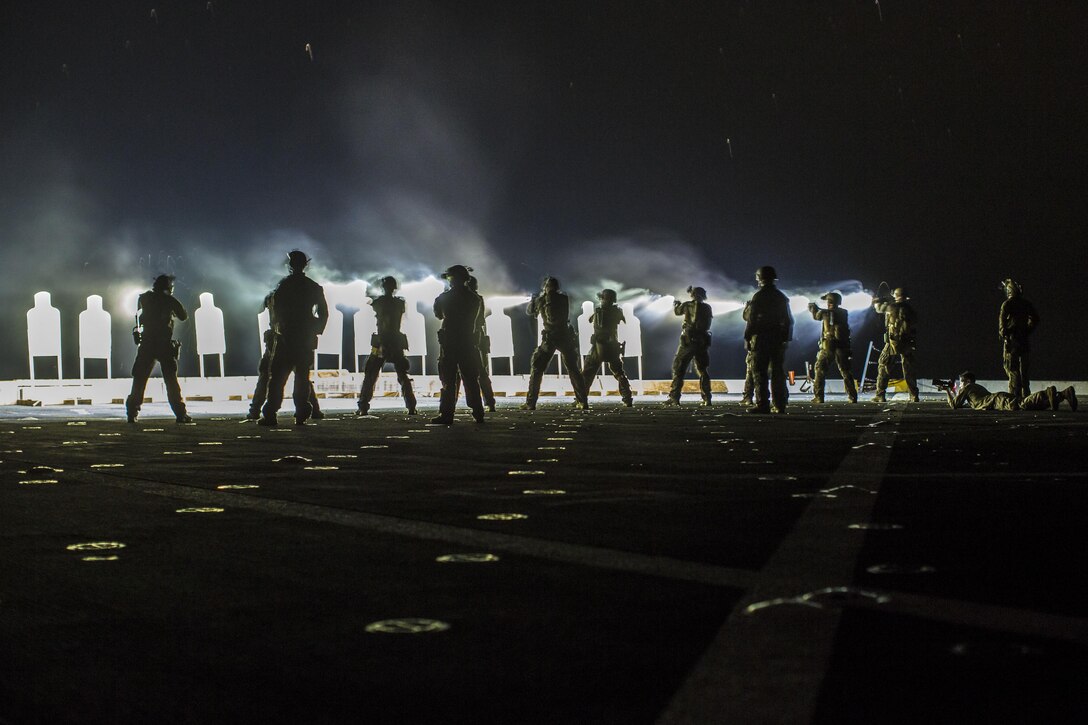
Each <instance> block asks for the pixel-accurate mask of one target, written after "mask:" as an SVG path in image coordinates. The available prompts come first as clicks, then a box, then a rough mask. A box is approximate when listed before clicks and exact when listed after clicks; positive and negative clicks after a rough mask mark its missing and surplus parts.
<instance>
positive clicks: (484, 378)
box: [468, 275, 495, 413]
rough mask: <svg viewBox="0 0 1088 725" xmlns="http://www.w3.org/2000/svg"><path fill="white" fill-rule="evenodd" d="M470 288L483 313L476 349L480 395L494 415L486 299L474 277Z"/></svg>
mask: <svg viewBox="0 0 1088 725" xmlns="http://www.w3.org/2000/svg"><path fill="white" fill-rule="evenodd" d="M468 288H469V289H470V290H472V291H473V292H475V293H476V295H477V296H478V297H479V298H480V309H481V310H483V312H482V313H481V314H480V317H479V319H478V320H477V322H478V324H477V326H476V349H478V350H479V351H480V366H479V370H480V394H481V395H482V396H483V399H484V405H486V406H487V409H488V410H489V411H491V412H492V413H494V412H495V388H494V387H492V385H491V373H490V372H488V369H487V368H488V365H487V358H488V355H490V354H491V338H490V337H489V336H488V334H487V319H486V314H487V310H486V308H485V307H484V298H483V295H481V294H480V283H479V281H478V280H477V279H476V278H475V277H474V276H472V275H469V278H468Z"/></svg>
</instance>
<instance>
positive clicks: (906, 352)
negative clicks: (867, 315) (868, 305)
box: [873, 287, 918, 403]
mask: <svg viewBox="0 0 1088 725" xmlns="http://www.w3.org/2000/svg"><path fill="white" fill-rule="evenodd" d="M908 300H910V298H909V297H907V292H906V290H904V289H903V288H902V287H899V288H897V289H896V290H895V292H893V293H892V296H891V298H889V297H888V296H886V295H882V296H878V297H874V298H873V309H875V310H876V312H877V314H880V315H884V328H885V329H884V347H883V348H882V349H881V350H880V357H879V358H878V359H877V363H876V396H875V397H874V398H873V400H874V401H875V402H877V403H883V402H886V398H885V397H884V396H885V393H887V391H888V378H889V377H891V376H890V374H889V371H888V365H889V363H890V362H891V360H892V358H893V357H897V356H898V357H899V359H900V360H901V361H902V363H903V378H904V379H906V381H907V389H908V390H910V401H911V402H912V403H917V402H918V377H917V375H916V374H915V372H914V364H915V361H914V349H915V339H916V337H917V334H918V329H917V327H918V315H917V314H916V313H915V311H914V307H913V306H911V304H910V302H909V301H908Z"/></svg>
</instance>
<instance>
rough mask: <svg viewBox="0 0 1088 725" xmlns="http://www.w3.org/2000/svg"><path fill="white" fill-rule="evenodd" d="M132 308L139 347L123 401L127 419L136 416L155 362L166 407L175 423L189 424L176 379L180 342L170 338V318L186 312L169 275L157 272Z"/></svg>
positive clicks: (183, 317) (181, 316)
mask: <svg viewBox="0 0 1088 725" xmlns="http://www.w3.org/2000/svg"><path fill="white" fill-rule="evenodd" d="M136 309H137V312H136V327H135V328H133V330H132V334H133V337H134V338H135V340H136V344H137V345H138V346H139V347H137V348H136V359H135V360H134V361H133V363H132V391H131V392H130V393H129V396H128V399H127V400H126V401H125V411H126V413H127V415H128V422H129V423H135V422H136V418H137V417H138V416H139V415H140V406H141V404H142V403H143V402H144V390H145V389H146V388H147V378H148V377H149V376H150V375H151V371H152V370H154V369H155V363H156V362H157V363H158V364H159V369H160V370H161V371H162V380H163V383H164V384H165V385H166V399H167V400H168V401H169V402H170V410H172V411H173V412H174V417H175V418H176V419H177V422H178V423H191V422H192V421H193V419H192V418H190V417H189V415H188V413H187V412H186V410H185V400H184V398H182V397H181V383H179V382H178V355H179V353H180V352H181V343H180V342H178V341H177V340H175V339H173V337H174V319H175V318H177V319H178V320H181V321H185V320H187V319H189V314H188V313H187V312H186V311H185V308H184V307H182V305H181V303H180V302H178V300H177V298H176V297H174V277H173V275H169V274H160V275H159V276H158V277H156V278H155V281H154V282H153V283H152V285H151V289H149V290H148V291H147V292H144V293H143V294H141V295H140V297H139V299H138V300H137V302H136Z"/></svg>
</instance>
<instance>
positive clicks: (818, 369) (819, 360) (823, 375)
mask: <svg viewBox="0 0 1088 725" xmlns="http://www.w3.org/2000/svg"><path fill="white" fill-rule="evenodd" d="M828 357H830V355H829V354H828V352H827V350H824V349H823V348H820V351H819V352H818V353H816V362H815V364H813V366H812V372H813V376H814V377H813V378H812V398H813V399H814V400H817V401H819V402H821V403H822V402H823V400H824V386H825V385H826V383H827V368H828V367H829V364H830V361H829V360H828Z"/></svg>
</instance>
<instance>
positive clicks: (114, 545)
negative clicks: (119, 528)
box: [65, 541, 125, 551]
mask: <svg viewBox="0 0 1088 725" xmlns="http://www.w3.org/2000/svg"><path fill="white" fill-rule="evenodd" d="M65 548H67V549H68V551H107V550H109V549H123V548H125V545H124V544H122V543H121V542H120V541H88V542H86V543H83V544H69V545H68V546H67V547H65Z"/></svg>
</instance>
